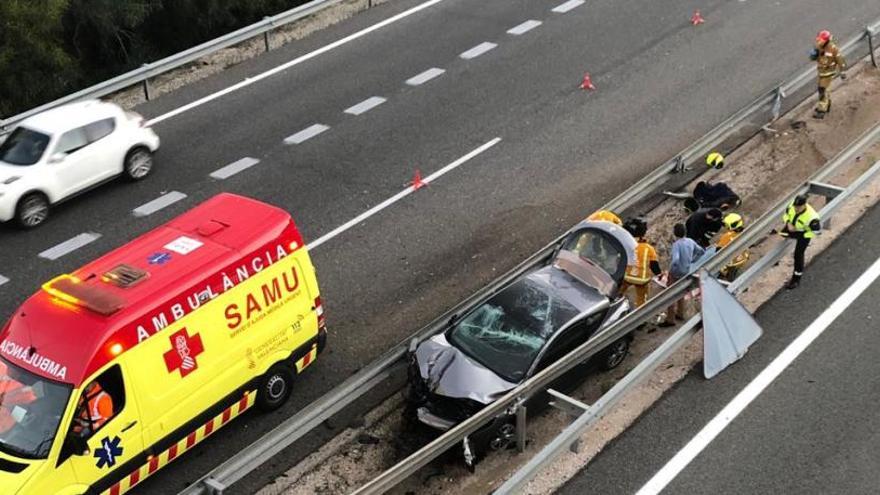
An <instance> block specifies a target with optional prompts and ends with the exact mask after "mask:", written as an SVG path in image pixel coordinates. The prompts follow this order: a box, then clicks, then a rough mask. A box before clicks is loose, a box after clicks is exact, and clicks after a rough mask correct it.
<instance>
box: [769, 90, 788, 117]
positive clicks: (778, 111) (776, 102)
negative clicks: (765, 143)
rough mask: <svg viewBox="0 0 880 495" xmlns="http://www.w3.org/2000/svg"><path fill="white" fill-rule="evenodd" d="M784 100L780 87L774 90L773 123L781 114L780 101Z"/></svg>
mask: <svg viewBox="0 0 880 495" xmlns="http://www.w3.org/2000/svg"><path fill="white" fill-rule="evenodd" d="M783 98H785V92H784V91H782V86H779V87H778V88H776V95H775V96H774V97H773V110H772V112H773V121H774V122H775V121H776V120H778V119H779V115H780V114H781V113H782V99H783Z"/></svg>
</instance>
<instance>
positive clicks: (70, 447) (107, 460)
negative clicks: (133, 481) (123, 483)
mask: <svg viewBox="0 0 880 495" xmlns="http://www.w3.org/2000/svg"><path fill="white" fill-rule="evenodd" d="M92 382H96V383H97V384H99V385H100V390H101V391H102V392H104V393H106V394H108V395H109V396H110V397H111V399H112V414H111V415H109V417H107V418H106V420H105V421H104V422H102V423H101V424H100V425H98V424H96V423H95V422H94V420H93V416H92V413H91V411H93V410H94V409H95V407H94V406H93V404H92V403H91V402H90V400H84V398H85V397H91V398H94V394H92V395H89V394H90V392H89V391H88V389H89V385H90V384H91V383H92ZM86 383H87V384H89V385H86V386H85V387H83V389H82V390H81V391H80V393H81V395H80V397H79V398H78V399H77V400H78V402H77V404H78V406H77V410H76V412H75V413H74V420H73V421H71V424H70V425H69V427H68V429H67V441H66V442H65V445H64V447H63V448H62V450H61V455H60V457H59V465H60V464H61V463H64V462H67V463H70V465H71V466H72V468H73V471H74V474H75V476H76V479H77V481H79V482H80V483H82V484H84V485H88V486H94V485H95V484H96V483H98V482H101V485H102V486H103V485H106V484H107V483H109V482H110V481H112V480H115V479H118V478H119V477H121V476H125V475H127V474H128V473H129V472H130V471H133V470H134V469H136V468H137V467H139V464H138V463H137V462H134V461H135V460H136V458H137V457H138V456H139V455H140V454H141V453H142V451H143V447H144V444H143V435H142V428H141V423H140V422H139V419H140V414H139V412H138V408H137V404H136V402H135V396H134V394H133V393H132V388H131V386H130V383H131V381H130V379H129V378H128V377H127V376H126V375H125V371H124V370H123V368H122V366H121V365H120V364H119V363H117V364H114V365H111V366H110V367H109V368H107V369H106V370H105V371H103V372H101V373H100V374H98V375H97V376H96V377H95V378H93V379H92V380H89V381H87V382H86ZM102 412H103V411H102ZM77 418H79V419H80V420H79V421H77ZM83 425H86V426H83ZM75 437H79V439H78V440H76V439H75ZM82 442H85V445H87V446H88V449H87V450H82V449H81V445H82ZM77 443H80V446H77ZM126 464H128V465H126Z"/></svg>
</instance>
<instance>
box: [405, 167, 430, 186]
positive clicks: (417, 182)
mask: <svg viewBox="0 0 880 495" xmlns="http://www.w3.org/2000/svg"><path fill="white" fill-rule="evenodd" d="M407 185H410V186H412V188H413V191H418V190H419V189H421V188H423V187H425V186H427V185H428V183H427V182H425V181H423V180H422V173H421V172H419V169H416V173H415V174H414V175H413V180H412V182H410V183H409V184H407Z"/></svg>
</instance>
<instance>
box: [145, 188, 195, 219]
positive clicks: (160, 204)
mask: <svg viewBox="0 0 880 495" xmlns="http://www.w3.org/2000/svg"><path fill="white" fill-rule="evenodd" d="M184 198H186V194H184V193H182V192H180V191H171V192H169V193H165V194H163V195H161V196H159V197H158V198H156V199H154V200H152V201H150V202H149V203H145V204H142V205H141V206H138V207H137V208H135V209H134V210H132V213H133V214H134V216H136V217H145V216H148V215H152V214H153V213H156V212H157V211H159V210H161V209H163V208H167V207H169V206H171V205H173V204H174V203H177V202H178V201H180V200H182V199H184Z"/></svg>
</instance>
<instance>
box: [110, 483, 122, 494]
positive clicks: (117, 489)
mask: <svg viewBox="0 0 880 495" xmlns="http://www.w3.org/2000/svg"><path fill="white" fill-rule="evenodd" d="M121 488H122V487H121V486H120V484H119V483H116V484H115V485H113V487H112V488H110V495H119V492H120V490H121Z"/></svg>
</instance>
